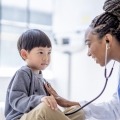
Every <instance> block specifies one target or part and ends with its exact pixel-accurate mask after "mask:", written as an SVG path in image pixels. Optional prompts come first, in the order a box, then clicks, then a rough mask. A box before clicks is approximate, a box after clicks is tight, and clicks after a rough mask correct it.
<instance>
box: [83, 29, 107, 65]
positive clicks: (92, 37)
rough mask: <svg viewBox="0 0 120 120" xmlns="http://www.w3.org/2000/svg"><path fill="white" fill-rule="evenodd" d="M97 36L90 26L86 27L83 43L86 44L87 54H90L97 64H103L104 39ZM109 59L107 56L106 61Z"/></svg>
mask: <svg viewBox="0 0 120 120" xmlns="http://www.w3.org/2000/svg"><path fill="white" fill-rule="evenodd" d="M104 39H105V38H104V37H103V38H102V39H100V38H98V35H97V34H96V33H93V31H92V28H88V29H87V31H86V34H85V43H86V45H87V46H88V56H91V57H92V58H93V59H94V60H95V62H96V63H97V64H100V65H101V66H105V51H106V40H104ZM108 61H109V59H108V57H107V62H108Z"/></svg>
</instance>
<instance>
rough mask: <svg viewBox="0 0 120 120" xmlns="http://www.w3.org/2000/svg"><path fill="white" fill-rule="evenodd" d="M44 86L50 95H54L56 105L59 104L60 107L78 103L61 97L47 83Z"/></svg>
mask: <svg viewBox="0 0 120 120" xmlns="http://www.w3.org/2000/svg"><path fill="white" fill-rule="evenodd" d="M45 88H46V90H47V91H48V93H49V94H50V95H53V96H54V97H55V99H56V101H57V103H58V105H60V106H61V107H70V106H74V105H79V103H78V102H72V101H68V100H66V99H64V98H62V97H61V96H59V95H58V94H57V92H56V91H55V90H54V89H53V87H52V86H51V85H50V84H49V83H45Z"/></svg>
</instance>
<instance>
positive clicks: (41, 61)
mask: <svg viewBox="0 0 120 120" xmlns="http://www.w3.org/2000/svg"><path fill="white" fill-rule="evenodd" d="M51 50H52V48H48V47H35V48H33V49H32V50H31V51H30V52H28V51H26V58H25V61H26V62H27V64H28V66H29V67H31V68H32V69H33V70H35V71H37V70H44V69H45V68H46V67H47V66H48V65H49V63H50V59H51Z"/></svg>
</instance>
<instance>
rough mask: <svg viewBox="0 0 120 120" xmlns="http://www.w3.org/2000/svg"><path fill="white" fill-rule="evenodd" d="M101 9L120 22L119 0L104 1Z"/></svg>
mask: <svg viewBox="0 0 120 120" xmlns="http://www.w3.org/2000/svg"><path fill="white" fill-rule="evenodd" d="M103 9H104V10H105V11H106V12H110V13H112V14H113V15H116V16H117V17H118V19H119V20H120V0H106V1H105V3H104V6H103Z"/></svg>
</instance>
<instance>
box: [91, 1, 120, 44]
mask: <svg viewBox="0 0 120 120" xmlns="http://www.w3.org/2000/svg"><path fill="white" fill-rule="evenodd" d="M103 9H104V10H105V12H104V13H102V14H100V15H99V16H97V17H95V18H94V20H93V21H92V23H91V25H90V27H92V28H95V29H94V32H96V33H98V35H99V37H100V38H102V37H103V36H104V35H105V34H107V33H110V34H112V35H114V36H115V37H116V39H117V40H118V41H119V42H120V0H106V2H105V3H104V6H103Z"/></svg>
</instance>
